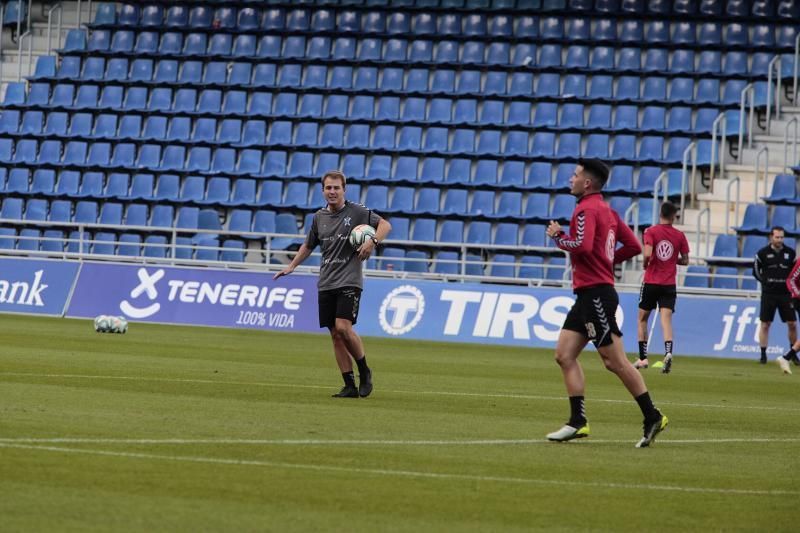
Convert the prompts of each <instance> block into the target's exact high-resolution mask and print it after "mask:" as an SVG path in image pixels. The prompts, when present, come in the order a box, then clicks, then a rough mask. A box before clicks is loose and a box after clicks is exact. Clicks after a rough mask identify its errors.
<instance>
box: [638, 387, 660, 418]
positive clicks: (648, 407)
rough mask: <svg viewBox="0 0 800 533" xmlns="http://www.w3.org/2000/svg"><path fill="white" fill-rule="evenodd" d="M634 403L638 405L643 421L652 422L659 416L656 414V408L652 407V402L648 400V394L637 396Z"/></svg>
mask: <svg viewBox="0 0 800 533" xmlns="http://www.w3.org/2000/svg"><path fill="white" fill-rule="evenodd" d="M636 403H638V404H639V409H641V410H642V414H643V415H644V419H645V420H654V419H656V418H658V417H659V416H660V415H661V413H659V412H658V409H656V406H655V405H653V400H651V399H650V393H649V392H645V393H643V394H640V395H639V396H637V397H636Z"/></svg>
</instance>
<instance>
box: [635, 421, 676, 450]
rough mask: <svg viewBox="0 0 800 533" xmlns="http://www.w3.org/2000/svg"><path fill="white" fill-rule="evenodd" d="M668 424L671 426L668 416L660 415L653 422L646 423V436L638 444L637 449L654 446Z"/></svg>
mask: <svg viewBox="0 0 800 533" xmlns="http://www.w3.org/2000/svg"><path fill="white" fill-rule="evenodd" d="M667 424H669V419H667V417H666V416H664V415H662V414H661V413H658V418H656V419H655V420H651V421H649V422H648V421H647V420H645V421H644V424H643V426H644V436H643V437H642V439H641V440H640V441H639V442H637V443H636V447H637V448H647V447H648V446H650V444H652V442H653V441H654V440H656V435H658V434H659V433H661V432H662V431H664V430H665V429H666V428H667Z"/></svg>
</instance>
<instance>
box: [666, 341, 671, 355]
mask: <svg viewBox="0 0 800 533" xmlns="http://www.w3.org/2000/svg"><path fill="white" fill-rule="evenodd" d="M668 353H672V341H664V354H668Z"/></svg>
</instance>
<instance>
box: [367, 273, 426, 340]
mask: <svg viewBox="0 0 800 533" xmlns="http://www.w3.org/2000/svg"><path fill="white" fill-rule="evenodd" d="M423 314H425V297H424V296H423V295H422V291H420V290H419V289H418V288H416V287H414V286H413V285H401V286H400V287H396V288H395V289H393V290H392V291H391V292H389V294H387V295H386V298H384V299H383V302H382V303H381V308H380V311H378V321H379V322H380V325H381V328H382V329H383V331H385V332H386V333H388V334H389V335H405V334H406V333H408V332H409V331H411V330H412V329H414V328H415V327H416V326H417V324H419V321H420V320H422V315H423Z"/></svg>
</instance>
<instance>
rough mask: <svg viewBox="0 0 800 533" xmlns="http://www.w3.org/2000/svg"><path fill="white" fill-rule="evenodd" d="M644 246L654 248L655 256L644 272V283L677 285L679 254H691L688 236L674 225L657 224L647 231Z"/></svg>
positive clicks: (652, 256) (651, 257)
mask: <svg viewBox="0 0 800 533" xmlns="http://www.w3.org/2000/svg"><path fill="white" fill-rule="evenodd" d="M644 244H645V245H648V244H649V245H650V246H652V247H653V254H652V255H651V256H650V261H649V262H648V263H647V268H646V269H645V271H644V282H645V283H649V284H651V285H675V276H677V274H678V267H677V264H678V257H679V254H682V255H687V254H688V253H689V242H688V241H687V240H686V235H684V234H683V232H682V231H680V230H677V229H675V228H674V227H673V226H672V224H657V225H655V226H650V227H649V228H647V229H646V230H645V232H644Z"/></svg>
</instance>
